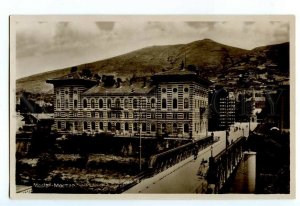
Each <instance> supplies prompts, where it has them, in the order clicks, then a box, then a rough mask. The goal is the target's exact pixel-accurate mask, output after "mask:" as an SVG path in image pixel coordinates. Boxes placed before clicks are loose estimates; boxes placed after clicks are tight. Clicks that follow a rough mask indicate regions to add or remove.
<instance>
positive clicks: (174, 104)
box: [173, 98, 177, 109]
mask: <svg viewBox="0 0 300 206" xmlns="http://www.w3.org/2000/svg"><path fill="white" fill-rule="evenodd" d="M173 109H177V99H176V98H174V99H173Z"/></svg>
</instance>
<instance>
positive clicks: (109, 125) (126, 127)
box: [57, 121, 189, 133]
mask: <svg viewBox="0 0 300 206" xmlns="http://www.w3.org/2000/svg"><path fill="white" fill-rule="evenodd" d="M62 123H63V122H61V121H58V122H57V129H59V130H61V129H62ZM88 124H89V122H83V130H88V129H89V127H88ZM96 124H97V122H90V129H91V130H96ZM129 126H130V125H129V123H128V122H125V123H124V130H125V131H129V128H130V127H129ZM73 127H74V130H79V125H78V122H74V125H73V124H72V123H70V122H66V127H65V128H66V130H72V129H73ZM99 129H100V130H104V123H103V122H99ZM112 129H115V130H117V131H119V130H121V123H119V122H117V123H116V124H115V125H114V126H113V124H112V123H111V122H108V123H107V130H108V131H111V130H112ZM132 129H133V131H138V129H139V127H138V123H137V122H135V123H133V124H132ZM156 129H157V127H156V124H154V123H153V124H151V125H150V128H149V130H150V131H151V132H156ZM160 129H161V131H162V132H163V133H164V132H167V125H166V124H165V123H163V124H161V128H160ZM141 130H142V131H143V132H145V131H147V124H146V123H144V122H143V123H141ZM172 130H173V133H176V132H179V128H178V125H177V124H176V123H173V125H172ZM183 132H184V133H188V132H189V124H184V125H183Z"/></svg>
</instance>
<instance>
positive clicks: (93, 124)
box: [92, 122, 96, 130]
mask: <svg viewBox="0 0 300 206" xmlns="http://www.w3.org/2000/svg"><path fill="white" fill-rule="evenodd" d="M95 129H96V124H95V122H92V130H95Z"/></svg>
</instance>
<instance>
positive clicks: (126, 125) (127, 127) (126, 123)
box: [125, 122, 129, 131]
mask: <svg viewBox="0 0 300 206" xmlns="http://www.w3.org/2000/svg"><path fill="white" fill-rule="evenodd" d="M128 130H129V125H128V122H125V131H128Z"/></svg>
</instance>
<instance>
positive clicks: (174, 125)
mask: <svg viewBox="0 0 300 206" xmlns="http://www.w3.org/2000/svg"><path fill="white" fill-rule="evenodd" d="M176 132H177V124H176V123H174V124H173V133H176Z"/></svg>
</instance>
